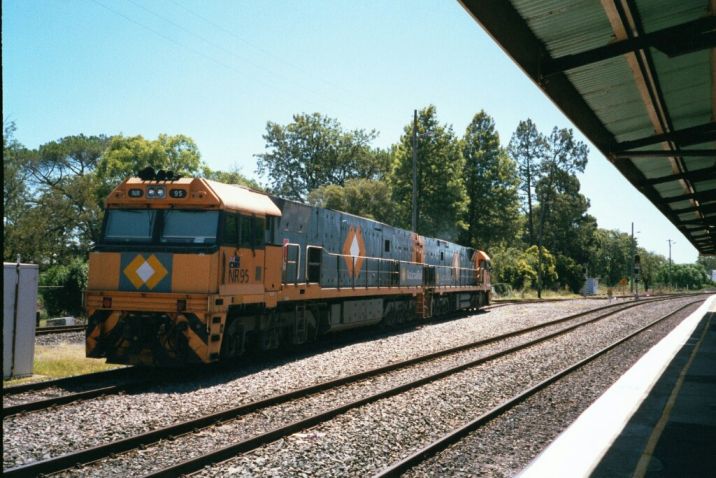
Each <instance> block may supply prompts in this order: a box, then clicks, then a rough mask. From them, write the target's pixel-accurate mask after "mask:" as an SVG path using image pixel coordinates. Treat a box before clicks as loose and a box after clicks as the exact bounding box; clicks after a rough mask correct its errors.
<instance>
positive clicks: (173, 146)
mask: <svg viewBox="0 0 716 478" xmlns="http://www.w3.org/2000/svg"><path fill="white" fill-rule="evenodd" d="M147 166H150V167H152V168H154V169H155V170H157V171H158V170H160V169H163V170H165V171H173V172H175V173H177V174H180V175H182V176H200V175H201V174H202V172H203V171H204V169H205V168H206V165H205V164H204V163H203V162H202V161H201V154H200V153H199V147H198V146H197V145H196V143H195V142H194V140H193V139H191V138H190V137H189V136H186V135H183V134H178V135H171V136H170V135H166V134H160V135H159V136H158V137H157V139H155V140H148V139H145V138H144V137H143V136H141V135H140V136H122V135H117V136H113V137H112V138H111V141H110V142H109V144H108V146H107V148H106V151H105V152H104V154H103V155H102V158H101V161H100V162H99V164H98V166H97V176H98V179H99V180H100V182H101V188H100V189H99V191H98V192H99V195H100V197H102V198H104V197H106V196H107V194H109V193H110V192H111V190H112V189H113V188H114V187H115V186H116V185H117V184H119V183H120V182H121V181H123V180H125V179H127V178H128V177H130V176H133V175H136V174H137V172H138V171H139V170H141V169H143V168H145V167H147Z"/></svg>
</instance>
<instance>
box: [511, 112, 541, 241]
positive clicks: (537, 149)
mask: <svg viewBox="0 0 716 478" xmlns="http://www.w3.org/2000/svg"><path fill="white" fill-rule="evenodd" d="M507 150H508V152H509V154H510V156H511V157H512V159H513V160H514V161H515V162H516V163H517V171H518V174H519V178H520V184H521V185H520V190H521V191H522V193H523V202H524V211H525V214H526V216H527V242H528V243H529V244H535V243H536V236H535V231H534V215H533V202H534V188H535V185H536V184H537V181H538V180H539V178H540V173H541V172H542V168H541V165H542V162H543V160H544V159H545V156H546V154H547V151H546V150H547V140H546V139H545V137H544V136H543V135H542V134H541V133H540V132H539V131H537V126H536V125H535V124H534V123H533V122H532V120H531V119H529V118H528V119H527V120H525V121H520V123H519V124H518V125H517V130H515V132H514V134H513V135H512V138H510V144H509V146H508V148H507Z"/></svg>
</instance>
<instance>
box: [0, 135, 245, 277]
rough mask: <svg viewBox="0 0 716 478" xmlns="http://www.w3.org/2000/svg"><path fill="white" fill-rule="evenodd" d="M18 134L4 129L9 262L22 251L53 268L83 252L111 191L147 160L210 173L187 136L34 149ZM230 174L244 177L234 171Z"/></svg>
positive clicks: (85, 140)
mask: <svg viewBox="0 0 716 478" xmlns="http://www.w3.org/2000/svg"><path fill="white" fill-rule="evenodd" d="M14 132H15V125H14V124H12V123H10V124H9V125H6V126H5V128H4V132H3V156H4V161H3V163H4V164H3V172H4V174H5V187H4V198H3V199H4V205H5V217H4V223H5V224H4V226H5V227H4V230H3V239H4V247H3V256H4V258H5V260H13V261H14V260H15V259H16V255H18V254H20V256H21V257H22V260H24V261H30V262H34V263H37V264H41V265H43V266H45V265H47V266H51V265H53V264H62V263H67V262H68V261H70V260H71V259H72V258H73V257H84V256H85V255H86V254H87V252H88V251H89V249H90V248H91V247H92V245H93V244H94V243H95V242H96V241H97V240H98V239H99V235H100V229H101V224H102V211H103V209H104V199H105V198H106V196H107V195H108V194H109V192H110V191H111V190H112V188H114V187H115V186H116V185H117V183H119V182H120V181H122V180H124V179H125V178H126V177H128V176H131V175H132V174H134V173H136V172H137V171H138V170H139V169H142V168H143V167H145V166H147V165H150V166H153V167H155V168H157V169H171V170H174V171H178V172H180V173H184V174H191V175H195V174H199V173H200V172H201V171H203V170H206V171H209V169H208V168H207V167H206V166H205V165H203V164H202V163H201V161H200V156H199V151H198V148H197V147H196V144H195V143H194V141H193V140H192V139H191V138H189V137H187V136H184V135H175V136H169V135H159V137H158V138H157V139H156V140H146V139H144V138H142V137H141V136H135V137H131V138H128V137H124V136H116V137H112V138H108V137H107V136H104V135H99V136H85V135H81V134H80V135H76V136H67V137H64V138H61V139H59V140H57V141H50V142H49V143H46V144H43V145H41V146H40V147H39V148H38V149H37V150H28V149H26V148H24V147H23V146H22V145H20V144H19V143H18V142H17V141H16V140H15V139H14ZM215 174H224V173H221V172H217V173H215ZM226 174H232V173H226ZM230 179H233V180H235V181H238V180H239V179H240V178H239V175H238V173H237V172H236V173H234V174H233V177H231V178H230ZM232 182H233V181H232ZM247 182H248V181H247Z"/></svg>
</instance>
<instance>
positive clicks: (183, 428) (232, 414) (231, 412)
mask: <svg viewBox="0 0 716 478" xmlns="http://www.w3.org/2000/svg"><path fill="white" fill-rule="evenodd" d="M668 299H670V298H658V299H650V300H645V301H641V302H632V303H618V304H611V305H608V306H605V307H601V308H597V309H591V310H589V311H584V312H580V313H578V314H573V315H570V316H567V317H562V318H559V319H555V320H552V321H550V322H546V323H543V324H539V325H536V326H531V327H527V328H524V329H520V330H516V331H513V332H509V333H507V334H502V335H500V336H496V337H492V338H489V339H484V340H480V341H476V342H472V343H469V344H465V345H462V346H459V347H454V348H451V349H446V350H443V351H439V352H435V353H431V354H427V355H423V356H420V357H417V358H413V359H409V360H406V361H402V362H396V363H393V364H390V365H387V366H383V367H379V368H376V369H372V370H369V371H365V372H362V373H359V374H355V375H350V376H345V377H341V378H338V379H334V380H329V381H326V382H323V383H320V384H317V385H313V386H310V387H306V388H303V389H299V390H294V391H291V392H287V393H283V394H278V395H274V396H271V397H268V398H265V399H262V400H258V401H256V402H253V403H248V404H245V405H241V406H238V407H234V408H231V409H227V410H224V411H221V412H218V413H213V414H211V415H205V416H202V417H198V418H194V419H191V420H187V421H184V422H181V423H176V424H173V425H171V426H168V427H164V428H160V429H156V430H152V431H149V432H145V433H142V434H138V435H135V436H131V437H127V438H124V439H122V440H119V441H115V442H111V443H106V444H103V445H99V446H95V447H92V448H88V449H85V450H79V451H77V452H73V453H69V454H65V455H61V456H58V457H55V458H50V459H47V460H42V461H38V462H34V463H30V464H27V465H23V466H19V467H15V468H10V469H7V470H4V474H5V475H7V476H31V475H37V474H40V473H52V472H56V471H61V470H64V469H67V468H68V467H72V466H76V465H77V464H79V463H89V462H93V461H96V460H100V459H102V458H105V457H108V456H110V455H113V454H116V453H121V452H124V451H128V450H132V449H136V448H138V447H142V446H146V445H148V444H151V443H155V442H158V441H159V440H162V439H166V438H170V439H174V438H176V437H178V436H180V435H184V434H189V433H192V432H194V431H196V430H200V429H205V428H207V427H210V426H212V425H216V424H219V423H222V422H226V421H230V420H233V419H236V418H239V417H242V416H244V415H247V414H249V413H252V412H255V411H260V410H262V409H266V408H268V407H271V406H275V405H280V404H285V403H287V402H291V401H295V400H298V399H301V398H305V397H308V396H311V395H314V394H318V393H319V392H325V391H329V390H332V389H336V388H338V387H341V386H343V385H348V384H352V383H356V382H359V381H363V380H365V379H370V378H374V377H377V376H379V375H381V374H386V373H388V372H392V371H395V370H398V369H402V368H407V367H410V366H412V365H418V364H421V363H425V362H429V361H432V360H435V359H438V358H440V357H445V356H449V355H451V354H459V353H460V352H464V351H468V350H471V349H476V348H479V347H482V346H484V345H487V344H492V343H495V342H498V341H501V340H505V339H508V338H512V337H517V336H520V335H523V334H527V333H530V332H534V331H538V330H540V329H543V328H545V327H550V326H555V325H558V324H563V323H565V322H569V321H576V320H578V319H580V318H583V317H585V316H588V315H595V314H596V317H592V318H588V319H586V320H581V321H579V322H578V323H576V324H572V325H568V326H566V327H563V328H560V329H559V330H558V331H556V332H550V333H547V334H546V335H542V336H540V337H538V338H537V339H535V340H528V341H526V342H523V343H521V344H519V345H516V346H513V347H509V348H507V349H504V350H502V351H499V352H496V353H492V354H490V355H487V356H483V357H480V358H479V359H476V360H471V361H469V362H467V363H464V364H461V365H458V366H454V367H451V368H448V369H445V370H443V371H441V372H438V373H435V374H431V375H428V376H424V377H422V378H420V379H418V380H414V381H411V382H409V383H405V384H402V385H400V386H397V387H393V388H391V389H388V390H385V391H382V392H379V393H375V394H372V395H370V396H367V397H364V398H362V399H359V400H357V401H352V402H350V403H347V404H344V405H341V406H339V407H335V408H333V409H330V410H325V411H323V412H321V413H318V414H315V415H313V416H310V417H308V418H305V419H301V420H298V421H295V422H292V423H290V424H288V425H284V426H281V427H278V428H274V429H272V430H269V431H268V432H266V433H263V434H259V435H256V436H253V437H250V438H247V439H245V440H242V441H241V442H238V443H234V444H232V445H230V446H227V447H224V448H221V449H217V450H214V451H212V452H210V453H207V454H204V455H202V456H199V457H194V458H191V459H189V460H187V461H185V462H182V463H179V464H176V465H174V466H172V467H169V468H165V469H162V470H159V471H157V472H156V473H155V474H154V475H153V476H174V475H176V474H181V473H189V472H192V471H194V470H197V469H199V468H201V467H203V466H205V465H207V464H210V463H215V462H218V461H221V460H225V459H227V458H230V457H232V456H235V455H236V454H238V453H242V452H246V451H249V450H252V449H255V448H257V447H259V446H261V445H263V444H266V443H269V442H272V441H274V440H277V439H278V438H281V437H285V436H287V435H290V434H292V433H294V432H297V431H300V430H303V429H305V428H307V427H311V426H314V425H316V424H319V423H322V422H325V421H327V420H330V419H331V418H333V417H335V416H337V415H339V414H342V413H345V412H346V411H348V410H350V409H353V408H356V407H360V406H362V405H366V404H368V403H371V402H375V401H377V400H380V399H382V398H387V397H390V396H393V395H397V394H400V393H403V392H405V391H407V390H410V389H413V388H416V387H419V386H421V385H425V384H427V383H430V382H433V381H436V380H438V379H440V378H444V377H447V376H449V375H452V374H455V373H458V372H460V371H462V370H466V369H468V368H470V367H475V366H477V365H480V364H482V363H485V362H488V361H491V360H494V359H496V358H498V357H502V356H505V355H509V354H512V353H515V352H517V351H519V350H522V349H524V348H527V347H530V346H532V345H535V344H537V343H540V342H543V341H546V340H549V339H551V338H554V337H558V336H560V335H563V334H566V333H568V332H570V331H572V330H574V329H576V328H578V327H582V326H584V325H586V324H589V323H594V322H596V321H599V320H602V319H605V318H607V317H610V316H613V315H614V314H616V313H619V312H622V311H624V310H628V309H631V308H633V307H637V306H640V305H646V304H650V303H653V302H655V301H663V300H668Z"/></svg>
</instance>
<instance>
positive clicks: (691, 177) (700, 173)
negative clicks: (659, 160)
mask: <svg viewBox="0 0 716 478" xmlns="http://www.w3.org/2000/svg"><path fill="white" fill-rule="evenodd" d="M680 179H684V180H687V181H691V182H698V181H706V180H709V179H716V167H710V168H701V169H694V170H691V171H686V172H684V173H674V174H670V175H668V176H660V177H658V178H650V179H647V180H646V181H645V184H651V185H654V184H663V183H669V182H671V181H678V180H680Z"/></svg>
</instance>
